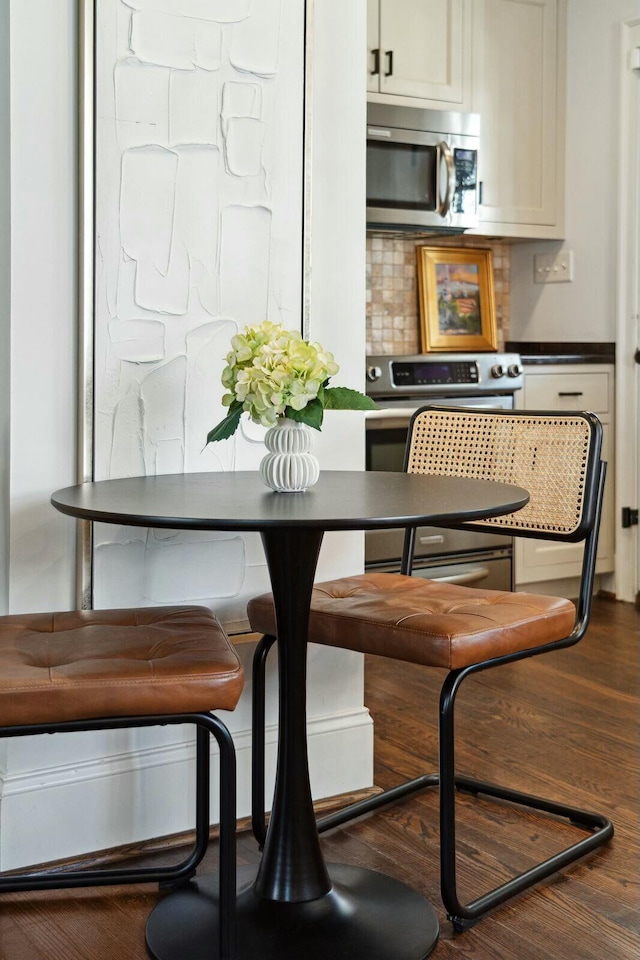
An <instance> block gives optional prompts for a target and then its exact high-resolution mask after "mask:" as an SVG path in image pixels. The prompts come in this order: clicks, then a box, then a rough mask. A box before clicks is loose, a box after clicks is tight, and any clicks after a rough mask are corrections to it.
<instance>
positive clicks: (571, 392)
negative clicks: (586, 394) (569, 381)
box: [558, 390, 582, 397]
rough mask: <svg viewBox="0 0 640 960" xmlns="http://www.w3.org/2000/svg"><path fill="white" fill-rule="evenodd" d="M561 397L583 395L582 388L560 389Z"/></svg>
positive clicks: (559, 394)
mask: <svg viewBox="0 0 640 960" xmlns="http://www.w3.org/2000/svg"><path fill="white" fill-rule="evenodd" d="M558 396H559V397H581V396H582V390H559V391H558Z"/></svg>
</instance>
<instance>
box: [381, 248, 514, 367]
mask: <svg viewBox="0 0 640 960" xmlns="http://www.w3.org/2000/svg"><path fill="white" fill-rule="evenodd" d="M425 244H428V245H429V246H448V247H476V248H481V249H483V250H486V249H490V250H492V251H493V278H494V288H495V304H496V319H497V325H498V349H503V348H504V342H505V340H508V339H509V285H510V266H511V251H510V247H509V244H508V243H499V242H496V241H490V240H485V239H484V238H482V237H450V238H449V237H447V238H446V239H442V238H438V240H435V239H434V240H425V239H421V240H415V239H405V238H397V237H385V236H380V235H373V234H368V235H367V353H368V354H380V353H383V354H390V353H400V354H402V353H404V354H410V353H420V327H419V319H418V289H417V270H416V260H417V254H416V247H418V246H424V245H425Z"/></svg>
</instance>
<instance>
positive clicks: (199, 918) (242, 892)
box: [147, 864, 438, 960]
mask: <svg viewBox="0 0 640 960" xmlns="http://www.w3.org/2000/svg"><path fill="white" fill-rule="evenodd" d="M328 868H329V874H330V876H331V880H332V883H333V888H332V890H331V891H330V892H329V893H328V894H326V896H324V897H321V898H320V899H319V900H308V901H306V902H303V903H280V902H278V901H273V900H261V899H259V898H258V897H257V896H256V895H255V893H254V892H253V880H254V878H255V867H241V868H240V870H239V872H238V880H239V884H238V890H239V892H238V960H256V958H257V957H260V960H356V958H357V960H360V958H362V960H365V958H366V960H390V958H393V960H424V958H425V957H427V956H428V955H429V954H430V953H431V951H432V950H433V948H434V947H435V945H436V943H437V941H438V921H437V918H436V915H435V913H434V911H433V908H432V906H431V904H430V903H429V902H428V901H427V900H425V899H424V897H421V896H420V894H418V893H416V891H415V890H412V889H411V887H408V886H406V884H404V883H400V881H398V880H395V879H393V878H392V877H388V876H386V875H385V874H382V873H376V872H374V871H373V870H365V869H363V868H361V867H352V866H347V865H344V864H329V865H328ZM217 888H218V883H217V876H203V877H202V878H197V879H196V880H192V881H191V882H190V883H189V884H187V885H186V886H184V887H181V888H180V889H178V890H176V891H174V892H173V893H170V894H167V896H166V897H165V898H164V899H163V900H161V901H160V902H159V903H158V904H157V906H156V907H155V908H154V910H153V911H152V913H151V915H150V917H149V920H148V922H147V948H148V950H149V953H150V954H151V956H152V957H154V958H155V960H217V957H218V951H217V928H218V898H217Z"/></svg>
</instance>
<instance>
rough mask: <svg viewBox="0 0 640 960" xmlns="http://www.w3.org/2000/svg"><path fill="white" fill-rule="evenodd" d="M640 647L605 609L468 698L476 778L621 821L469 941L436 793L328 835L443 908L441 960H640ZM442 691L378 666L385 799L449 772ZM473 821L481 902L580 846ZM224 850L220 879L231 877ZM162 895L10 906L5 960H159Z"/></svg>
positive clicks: (499, 815) (1, 958)
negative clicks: (439, 771)
mask: <svg viewBox="0 0 640 960" xmlns="http://www.w3.org/2000/svg"><path fill="white" fill-rule="evenodd" d="M639 641H640V614H639V613H638V611H637V610H635V609H634V607H633V606H632V605H631V604H621V603H615V602H611V601H606V600H604V601H603V600H599V601H597V602H596V604H595V612H594V617H593V620H592V626H591V627H590V629H589V632H588V634H587V636H586V637H585V639H584V640H583V641H582V642H581V643H580V644H579V645H578V646H577V647H576V648H574V649H573V650H566V651H562V652H559V653H556V654H552V655H549V656H546V657H538V658H536V659H534V660H530V661H526V662H524V663H522V664H514V665H512V666H510V667H503V668H501V669H499V670H495V671H489V672H487V673H485V674H481V675H479V676H477V677H475V678H473V679H471V680H470V681H468V683H467V688H466V689H465V688H463V691H462V693H461V695H460V706H459V710H458V714H459V715H458V724H457V734H458V742H459V748H458V768H459V769H460V771H461V772H465V773H467V774H469V775H471V776H473V775H475V776H478V777H482V778H485V779H488V780H494V781H497V782H500V783H505V784H508V785H510V786H514V787H520V788H522V789H525V790H528V789H530V790H531V791H532V792H538V793H540V794H542V795H544V796H548V797H551V798H556V799H559V800H562V799H569V800H570V802H572V803H575V804H576V805H578V806H584V807H586V808H587V809H595V810H599V811H601V812H604V813H606V814H607V815H609V816H610V817H611V818H612V820H613V821H614V824H615V829H616V835H615V837H614V839H613V841H612V842H611V843H610V844H609V845H608V846H607V847H605V848H604V849H603V850H601V851H599V852H597V853H596V854H594V855H592V856H591V857H590V858H587V859H586V860H584V861H582V862H580V863H579V864H576V865H574V866H573V867H572V868H570V869H569V870H568V871H566V872H565V873H563V874H561V875H559V876H557V877H555V878H553V879H552V880H551V881H550V882H547V883H546V884H544V885H541V886H539V887H538V888H537V889H535V890H533V891H530V892H529V893H527V894H524V895H523V896H521V897H520V898H519V899H518V900H516V901H514V902H512V903H511V904H509V905H508V906H505V907H502V908H501V909H499V910H497V911H496V912H495V913H494V914H493V915H492V916H490V917H488V918H487V919H485V920H483V921H482V922H481V923H480V924H478V925H477V926H476V927H474V928H473V929H471V930H469V931H467V932H466V933H464V934H454V933H453V931H452V928H451V924H450V923H448V921H447V920H446V918H445V915H444V910H443V909H442V906H441V904H440V899H439V881H438V846H437V844H438V831H437V797H436V795H435V793H434V792H426V793H425V794H423V795H422V796H419V797H414V798H412V799H409V800H407V801H405V802H404V803H402V804H397V805H396V806H393V807H389V808H387V809H386V810H384V811H382V812H379V813H377V814H374V815H372V816H369V817H368V818H365V819H363V820H361V821H359V822H358V823H355V824H351V825H350V826H349V827H343V828H341V829H338V830H335V831H333V833H332V834H331V835H330V836H325V838H324V839H323V841H322V843H323V848H324V850H325V854H326V856H327V859H328V860H330V861H331V860H334V861H344V862H348V863H355V864H362V865H365V866H367V867H370V868H372V869H379V870H382V871H384V872H385V873H388V874H390V875H392V876H395V877H397V878H398V879H400V880H403V881H405V882H407V883H409V884H410V885H411V886H413V887H414V888H416V889H418V890H420V891H421V892H422V893H423V894H424V895H425V896H426V897H427V898H428V899H429V900H431V902H432V903H433V904H434V906H435V907H436V910H437V912H438V915H439V918H440V921H441V939H440V942H439V943H438V945H437V947H436V949H435V951H434V953H433V957H434V958H435V960H447V958H458V960H462V958H472V960H555V958H558V960H637V958H638V956H640V851H639V838H638V815H639V800H638V787H639V780H640V776H639V772H638V763H639V756H640V753H639V744H638V721H639V714H638V692H639V686H638V644H639ZM440 679H441V674H438V673H437V672H436V671H428V670H421V669H419V668H416V667H413V666H410V665H407V664H401V663H396V662H393V661H386V660H380V659H375V658H370V659H369V660H368V662H367V681H366V699H367V703H368V705H369V707H370V709H371V712H372V714H373V716H374V719H375V723H376V782H377V783H378V784H380V785H381V786H387V785H389V784H391V783H393V782H396V781H397V780H398V779H399V778H400V777H402V776H411V775H415V774H417V773H419V772H423V771H426V770H432V769H434V767H435V763H436V753H437V736H436V733H437V731H436V710H437V696H438V690H439V681H440ZM458 814H459V816H458V832H459V843H460V857H459V875H460V882H461V886H462V893H463V895H464V896H469V897H472V896H474V895H476V894H477V893H479V892H480V891H481V889H482V888H483V885H484V884H486V885H487V886H489V885H494V884H495V883H496V882H498V881H500V880H501V879H503V878H506V876H507V875H508V872H509V870H514V871H515V870H521V869H523V868H524V867H525V866H526V865H527V864H528V863H530V862H532V860H533V858H534V857H536V858H541V857H542V856H544V855H548V854H549V853H551V852H553V851H554V850H556V849H558V848H559V847H560V846H561V845H563V844H565V843H566V842H571V839H572V838H573V837H574V836H576V831H575V830H574V829H573V828H571V827H568V826H564V825H562V824H560V823H558V822H555V821H552V820H545V821H540V820H539V819H538V818H535V817H533V816H528V815H523V814H522V813H520V812H517V811H514V810H513V809H511V808H509V807H508V806H507V805H500V806H496V805H495V804H490V803H489V802H488V801H487V802H485V801H478V800H475V801H473V800H470V799H464V798H461V800H460V803H459V807H458ZM215 846H216V845H215V844H213V846H212V851H211V852H210V854H208V861H205V864H204V867H203V870H204V872H207V869H215V863H216V849H215ZM239 858H240V860H241V862H244V863H251V862H256V861H257V859H258V853H257V851H256V848H255V844H254V842H253V840H252V838H251V837H250V835H249V834H244V835H242V836H241V837H240V838H239ZM157 897H158V894H157V891H156V890H154V889H153V888H151V887H138V888H136V887H129V888H122V887H115V888H111V889H109V888H102V889H91V890H80V891H55V892H49V893H23V894H10V895H5V896H4V897H2V898H1V899H0V960H51V958H56V960H114V958H118V960H143V958H145V957H146V950H145V946H144V926H145V920H146V917H147V915H148V914H149V912H150V911H151V909H152V907H153V905H154V904H155V903H156V901H157ZM256 960H259V958H256ZM300 960H305V958H304V957H301V958H300ZM353 960H366V958H364V957H363V958H360V957H355V958H353ZM389 960H393V958H391V957H390V958H389Z"/></svg>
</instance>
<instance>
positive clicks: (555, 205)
mask: <svg viewBox="0 0 640 960" xmlns="http://www.w3.org/2000/svg"><path fill="white" fill-rule="evenodd" d="M480 10H482V11H483V13H484V17H482V16H479V17H478V20H479V21H481V22H480V23H479V24H478V27H479V36H480V37H481V41H482V42H481V43H480V44H479V47H477V50H476V68H477V74H476V76H477V82H476V83H474V107H475V109H476V110H477V111H478V112H479V113H480V115H481V118H482V119H481V153H480V165H481V169H480V180H481V182H482V204H481V208H480V220H481V223H487V224H492V223H500V224H505V225H508V224H530V225H534V226H535V225H540V226H543V227H544V228H545V230H544V234H546V235H547V236H551V233H550V232H549V231H548V230H547V229H546V228H547V227H556V228H557V229H558V230H561V229H562V176H563V164H562V161H563V156H564V153H563V143H562V139H561V130H562V123H563V119H564V116H563V108H562V103H563V99H562V98H563V97H564V84H563V82H562V77H563V73H562V71H561V64H560V62H559V57H558V49H559V46H558V37H559V30H560V24H559V20H558V0H484V3H483V4H481V7H480V8H479V11H480ZM482 21H483V22H482ZM560 35H562V33H560ZM478 232H482V226H480V227H479V229H478ZM507 232H508V233H509V232H510V231H507ZM515 234H516V235H517V231H516V232H515Z"/></svg>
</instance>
